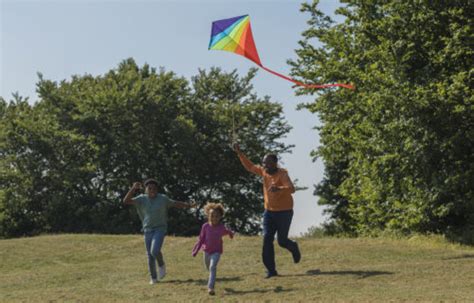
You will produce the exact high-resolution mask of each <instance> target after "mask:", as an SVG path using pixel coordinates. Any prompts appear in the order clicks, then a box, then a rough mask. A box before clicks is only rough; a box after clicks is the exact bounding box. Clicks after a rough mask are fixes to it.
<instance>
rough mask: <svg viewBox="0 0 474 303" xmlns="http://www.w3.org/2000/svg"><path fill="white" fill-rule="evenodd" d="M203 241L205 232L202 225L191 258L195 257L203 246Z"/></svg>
mask: <svg viewBox="0 0 474 303" xmlns="http://www.w3.org/2000/svg"><path fill="white" fill-rule="evenodd" d="M205 240H206V231H205V225H203V226H202V228H201V233H200V234H199V239H198V241H197V242H196V244H194V247H193V251H192V255H193V257H195V256H196V255H197V253H198V252H199V250H200V249H201V246H202V245H203V244H204V241H205Z"/></svg>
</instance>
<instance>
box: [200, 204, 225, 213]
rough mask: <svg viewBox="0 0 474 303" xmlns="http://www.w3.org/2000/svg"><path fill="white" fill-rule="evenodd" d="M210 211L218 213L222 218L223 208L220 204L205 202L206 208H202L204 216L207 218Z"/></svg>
mask: <svg viewBox="0 0 474 303" xmlns="http://www.w3.org/2000/svg"><path fill="white" fill-rule="evenodd" d="M211 210H214V211H218V212H219V213H220V214H221V217H224V214H225V211H224V206H223V205H222V204H221V203H213V202H207V204H206V206H204V212H205V213H206V216H209V214H210V212H211Z"/></svg>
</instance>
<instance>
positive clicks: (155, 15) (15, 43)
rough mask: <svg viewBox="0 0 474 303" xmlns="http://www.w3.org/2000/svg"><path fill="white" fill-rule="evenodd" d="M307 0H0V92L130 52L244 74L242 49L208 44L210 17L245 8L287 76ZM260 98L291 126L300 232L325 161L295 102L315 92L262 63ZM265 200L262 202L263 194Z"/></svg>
mask: <svg viewBox="0 0 474 303" xmlns="http://www.w3.org/2000/svg"><path fill="white" fill-rule="evenodd" d="M302 2H303V0H252V1H246V0H240V1H239V0H175V1H171V0H168V1H165V0H141V1H132V0H114V1H111V0H99V1H92V0H56V1H48V0H44V1H43V0H41V1H40V0H16V1H14V0H0V96H1V97H3V98H4V99H6V100H11V99H12V93H14V92H18V93H19V94H20V95H21V96H23V97H29V101H30V103H34V102H35V101H36V100H37V99H38V97H37V94H36V92H35V85H36V83H37V81H38V77H37V73H38V72H40V73H42V74H43V76H44V78H45V79H49V80H54V81H61V80H70V79H71V77H72V76H73V75H84V74H91V75H94V76H97V75H101V74H105V73H106V72H107V71H109V70H110V69H114V68H117V67H118V64H119V63H120V62H121V61H123V60H124V59H127V58H130V57H132V58H134V59H135V61H136V62H137V64H138V65H139V66H141V65H143V64H145V63H148V64H149V65H150V66H152V67H157V68H158V67H164V68H165V69H166V70H167V71H173V72H175V73H176V74H177V75H178V76H183V77H186V78H188V79H190V77H191V76H193V75H196V74H197V73H198V69H209V68H210V67H212V66H217V67H220V68H222V69H223V70H224V71H232V70H234V69H236V70H237V71H238V72H239V74H241V75H244V74H246V73H247V71H248V70H249V69H250V68H252V67H255V65H254V64H253V63H252V62H251V61H249V60H247V59H245V58H244V57H241V56H238V55H235V54H232V53H229V52H223V51H209V50H208V44H209V38H210V30H211V23H212V21H215V20H219V19H225V18H230V17H235V16H240V15H245V14H249V15H250V20H251V26H252V31H253V36H254V39H255V43H256V46H257V50H258V53H259V56H260V59H261V61H262V64H263V65H265V66H266V67H268V68H270V69H273V70H275V71H277V72H280V73H282V74H286V75H288V74H289V71H290V67H289V66H288V65H287V63H286V61H287V60H288V59H295V58H296V54H295V49H297V48H298V41H299V40H301V38H302V37H301V33H302V32H303V31H304V30H305V29H307V28H308V25H307V24H306V22H307V20H308V18H309V15H308V14H307V13H305V14H303V13H301V12H300V7H301V3H302ZM338 5H339V3H338V1H337V0H321V1H320V5H319V8H320V9H321V10H322V11H324V12H325V13H326V14H333V12H334V10H335V9H336V8H337V6H338ZM253 85H254V90H255V92H256V93H257V94H258V95H259V96H260V97H263V96H265V95H268V96H270V97H271V99H272V100H273V101H275V102H279V103H281V104H282V105H283V108H284V115H285V117H286V120H287V122H288V123H289V124H290V125H291V126H292V127H293V129H292V130H291V132H290V133H289V134H288V135H287V137H286V138H284V139H283V140H282V141H283V142H285V143H286V144H293V145H295V148H294V149H293V152H292V153H291V154H283V155H280V156H281V160H280V161H281V166H282V167H284V168H286V169H288V171H289V174H290V177H291V178H292V179H293V180H295V179H297V180H298V181H297V185H298V186H306V187H308V189H307V190H303V191H298V192H296V193H295V194H294V196H293V197H294V200H295V207H294V217H293V223H292V226H291V229H290V235H291V236H299V235H301V233H304V232H306V231H307V230H308V228H310V227H312V226H319V225H320V224H321V223H323V222H324V221H325V220H326V217H325V216H324V215H323V208H322V207H321V206H318V205H317V197H316V196H314V195H313V189H314V184H317V183H318V182H320V181H321V180H322V178H323V173H324V166H323V164H322V163H321V161H320V160H318V161H316V162H313V160H312V159H311V156H310V152H311V150H313V149H316V148H317V146H318V144H319V137H318V134H317V132H316V131H315V130H314V129H313V128H314V127H315V126H316V125H318V124H319V121H318V118H317V116H316V115H314V114H311V113H310V112H308V111H307V110H296V106H297V104H298V103H306V102H312V101H313V97H311V96H298V97H297V96H295V92H294V88H292V83H290V82H287V81H285V80H283V79H281V78H279V77H276V76H274V75H272V74H270V73H267V72H266V71H263V70H259V72H258V73H257V76H256V77H255V78H254V80H253ZM262 203H263V201H262Z"/></svg>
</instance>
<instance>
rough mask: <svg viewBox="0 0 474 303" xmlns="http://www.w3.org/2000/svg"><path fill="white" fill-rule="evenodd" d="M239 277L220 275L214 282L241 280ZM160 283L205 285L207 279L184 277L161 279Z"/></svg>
mask: <svg viewBox="0 0 474 303" xmlns="http://www.w3.org/2000/svg"><path fill="white" fill-rule="evenodd" d="M241 280H242V278H241V277H222V278H217V279H216V282H236V281H241ZM161 283H173V284H196V285H206V284H207V279H186V280H179V279H175V280H166V281H162V282H160V284H161Z"/></svg>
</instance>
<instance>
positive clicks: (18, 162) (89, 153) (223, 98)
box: [0, 59, 291, 236]
mask: <svg viewBox="0 0 474 303" xmlns="http://www.w3.org/2000/svg"><path fill="white" fill-rule="evenodd" d="M254 75H255V70H250V71H249V73H248V74H247V75H246V76H244V77H239V76H238V75H237V73H236V72H235V71H234V72H231V73H225V72H223V71H221V70H220V69H218V68H212V69H211V70H209V71H204V70H201V71H199V73H198V74H197V75H196V76H194V77H193V78H192V79H191V82H189V81H187V80H186V79H184V78H181V77H177V76H176V75H175V74H174V73H173V72H167V71H165V70H164V69H160V70H158V71H157V70H156V69H154V68H150V67H149V66H148V65H146V64H145V65H144V66H142V67H139V66H137V64H136V63H135V62H134V60H133V59H127V60H125V61H123V62H121V63H120V64H119V66H118V67H117V68H116V69H114V70H111V71H109V72H107V73H106V74H104V75H101V76H96V77H94V76H91V75H84V76H74V77H72V79H71V80H70V81H62V82H60V83H57V82H54V81H50V80H46V79H44V78H43V76H42V75H41V74H40V75H39V82H38V84H37V91H38V93H39V96H40V99H39V101H38V102H37V103H35V104H34V105H29V104H28V102H27V101H25V100H17V101H12V102H10V103H9V104H7V103H6V102H5V101H3V100H2V102H1V103H0V113H1V114H2V121H1V125H2V131H1V133H0V139H1V140H0V144H2V145H1V146H2V158H1V159H0V161H1V162H0V163H1V169H2V170H1V172H2V175H1V183H2V185H4V186H2V188H1V192H0V226H1V228H2V229H1V234H2V235H4V236H18V235H22V234H32V233H37V232H64V231H67V232H106V233H124V232H137V231H138V230H139V226H140V224H139V220H138V217H137V215H136V212H135V210H134V209H133V207H126V206H124V205H122V203H121V200H122V197H123V195H124V194H125V193H126V192H127V190H128V188H129V186H130V185H131V184H132V182H134V181H137V180H143V179H146V178H149V177H154V178H156V179H157V180H158V181H159V182H160V184H161V186H162V188H161V190H162V191H164V192H166V193H167V194H168V195H169V196H170V197H172V198H174V199H177V200H182V201H186V200H196V201H197V202H200V203H201V204H200V208H199V210H198V211H183V210H177V211H175V210H171V213H170V232H171V233H175V234H180V235H191V234H196V233H197V232H198V231H199V229H200V223H202V221H203V220H204V218H203V214H202V212H201V211H200V209H201V208H202V207H203V206H204V204H205V202H207V201H222V202H223V203H224V204H225V206H226V208H227V209H228V212H227V215H226V220H227V223H228V224H229V225H230V226H231V227H232V228H234V229H236V230H238V231H239V232H241V233H244V234H255V233H256V232H258V231H259V230H260V224H259V218H260V214H261V212H262V210H263V202H262V201H263V198H262V194H261V183H260V181H259V180H258V179H257V178H255V177H253V176H251V175H250V174H248V173H247V172H246V171H245V170H244V169H243V168H242V166H241V165H240V163H239V160H238V159H237V157H236V155H235V153H234V152H233V151H232V150H231V148H230V144H231V141H232V133H233V132H232V129H233V128H234V129H235V130H236V132H237V133H238V135H239V137H240V142H241V144H242V145H243V146H245V147H246V151H248V153H249V155H252V156H253V160H255V161H259V158H260V156H261V155H262V154H264V153H265V152H268V151H273V152H278V153H284V152H288V151H290V149H291V146H286V145H284V144H282V143H278V139H280V138H282V137H283V136H285V134H286V133H288V131H289V130H290V127H289V126H288V125H287V124H286V122H285V121H284V118H283V113H282V107H281V105H280V104H277V103H274V102H271V101H270V98H269V97H263V98H259V97H258V96H257V95H256V94H255V93H254V92H253V88H252V85H251V80H252V78H253V77H254ZM12 167H19V168H18V169H11V168H12Z"/></svg>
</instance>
